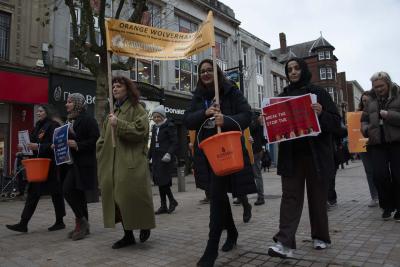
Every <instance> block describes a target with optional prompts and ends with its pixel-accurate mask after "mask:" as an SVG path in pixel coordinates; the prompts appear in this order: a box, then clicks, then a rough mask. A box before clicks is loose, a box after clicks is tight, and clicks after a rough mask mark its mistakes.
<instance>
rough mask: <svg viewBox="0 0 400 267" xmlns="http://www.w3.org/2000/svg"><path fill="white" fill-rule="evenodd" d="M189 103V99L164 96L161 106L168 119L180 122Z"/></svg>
mask: <svg viewBox="0 0 400 267" xmlns="http://www.w3.org/2000/svg"><path fill="white" fill-rule="evenodd" d="M190 103H191V99H187V98H182V97H177V96H171V95H166V96H165V102H164V103H163V105H164V107H165V112H166V113H167V117H168V118H170V119H173V120H175V121H182V120H183V114H184V113H185V110H186V109H187V108H189V106H190Z"/></svg>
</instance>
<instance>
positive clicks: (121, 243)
mask: <svg viewBox="0 0 400 267" xmlns="http://www.w3.org/2000/svg"><path fill="white" fill-rule="evenodd" d="M134 244H136V241H135V237H134V236H133V231H132V230H124V237H123V238H122V239H120V240H118V241H117V242H115V243H114V244H113V245H112V248H113V249H120V248H124V247H127V246H130V245H134Z"/></svg>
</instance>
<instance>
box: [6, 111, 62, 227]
mask: <svg viewBox="0 0 400 267" xmlns="http://www.w3.org/2000/svg"><path fill="white" fill-rule="evenodd" d="M36 115H37V117H38V119H39V120H38V122H37V123H36V125H35V129H34V130H33V132H32V134H31V136H30V141H31V142H32V143H30V144H28V145H27V146H28V148H29V149H31V150H33V153H34V156H33V157H34V158H36V157H39V158H49V159H52V161H51V164H50V170H49V174H48V178H47V181H46V182H42V183H36V182H35V183H29V184H28V196H27V199H26V202H25V207H24V210H23V212H22V215H21V220H20V222H19V223H17V224H14V225H7V228H8V229H10V230H13V231H17V232H27V231H28V222H29V220H30V219H31V218H32V215H33V213H34V212H35V209H36V206H37V204H38V202H39V199H40V197H41V196H42V195H48V194H50V195H51V200H52V201H53V206H54V210H55V213H56V223H55V224H54V225H53V226H51V227H50V228H49V229H48V230H49V231H55V230H60V229H64V228H65V224H64V222H63V217H64V216H65V205H64V198H63V196H62V191H61V184H60V183H59V180H58V177H57V174H56V169H55V164H54V161H53V160H54V154H53V149H51V144H52V143H53V132H54V129H55V128H57V127H59V124H58V123H57V122H55V121H54V120H52V114H50V110H49V107H48V106H44V105H41V106H39V107H38V109H37V112H36Z"/></svg>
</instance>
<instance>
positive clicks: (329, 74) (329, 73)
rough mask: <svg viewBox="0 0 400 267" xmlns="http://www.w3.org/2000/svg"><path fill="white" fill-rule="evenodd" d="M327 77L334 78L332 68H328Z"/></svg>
mask: <svg viewBox="0 0 400 267" xmlns="http://www.w3.org/2000/svg"><path fill="white" fill-rule="evenodd" d="M326 78H327V79H329V80H332V79H333V76H332V68H326Z"/></svg>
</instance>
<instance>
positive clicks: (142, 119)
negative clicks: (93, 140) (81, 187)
mask: <svg viewBox="0 0 400 267" xmlns="http://www.w3.org/2000/svg"><path fill="white" fill-rule="evenodd" d="M112 90H113V96H114V99H115V107H114V112H113V113H110V115H109V116H108V118H107V120H106V121H105V123H104V126H103V130H102V133H101V136H100V138H99V140H98V141H97V161H98V176H99V184H100V189H101V195H102V204H103V216H104V226H105V227H107V228H111V227H115V223H118V222H121V223H122V226H123V228H124V237H123V238H122V239H121V240H119V241H117V242H116V243H114V244H113V246H112V248H113V249H119V248H122V247H126V246H129V245H133V244H135V238H134V235H133V231H132V230H136V229H141V230H140V241H141V242H144V241H146V240H147V239H148V238H149V236H150V229H152V228H154V227H155V218H154V212H153V210H154V207H153V198H152V191H151V184H150V173H149V168H148V163H147V140H148V136H149V121H148V117H147V116H148V115H147V113H146V111H145V110H144V108H143V107H142V105H140V104H139V91H138V89H137V88H136V86H135V85H134V83H133V82H132V81H131V80H129V79H128V78H125V77H114V78H113V81H112ZM111 127H112V128H113V129H114V135H115V148H113V145H112V139H111Z"/></svg>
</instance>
